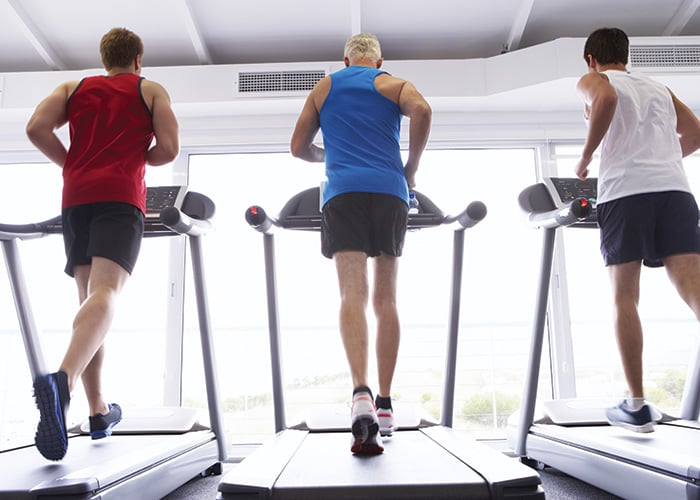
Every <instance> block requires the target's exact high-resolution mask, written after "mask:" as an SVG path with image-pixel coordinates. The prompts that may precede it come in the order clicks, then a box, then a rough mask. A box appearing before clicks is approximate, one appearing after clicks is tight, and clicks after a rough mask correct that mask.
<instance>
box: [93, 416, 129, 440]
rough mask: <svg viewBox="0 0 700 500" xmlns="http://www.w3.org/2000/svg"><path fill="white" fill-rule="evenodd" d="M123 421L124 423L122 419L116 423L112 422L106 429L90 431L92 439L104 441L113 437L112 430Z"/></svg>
mask: <svg viewBox="0 0 700 500" xmlns="http://www.w3.org/2000/svg"><path fill="white" fill-rule="evenodd" d="M121 421H122V419H121V418H120V419H119V420H117V421H116V422H112V423H111V424H109V425H108V426H107V428H106V429H101V430H99V431H90V438H92V439H104V438H106V437H109V436H111V435H112V429H113V428H114V426H115V425H117V424H118V423H119V422H121Z"/></svg>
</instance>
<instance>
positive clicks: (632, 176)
mask: <svg viewBox="0 0 700 500" xmlns="http://www.w3.org/2000/svg"><path fill="white" fill-rule="evenodd" d="M604 74H605V75H606V76H607V77H608V78H609V80H610V83H611V84H612V86H613V87H614V88H615V91H616V92H617V108H616V109H615V115H614V116H613V119H612V123H611V124H610V128H609V129H608V132H607V133H606V135H605V137H604V138H603V142H602V144H601V151H600V172H599V174H598V200H597V202H598V203H605V202H606V201H611V200H615V199H617V198H622V197H625V196H630V195H635V194H641V193H651V192H661V191H687V192H690V185H689V184H688V178H687V177H686V175H685V171H684V170H683V162H682V158H683V153H682V151H681V143H680V140H679V138H678V134H677V133H676V111H675V109H674V107H673V101H672V99H671V94H670V93H669V91H668V89H667V88H666V87H664V86H663V85H662V84H660V83H658V82H656V81H654V80H652V79H650V78H648V77H645V76H641V75H636V74H631V73H627V72H625V71H615V70H610V71H605V72H604Z"/></svg>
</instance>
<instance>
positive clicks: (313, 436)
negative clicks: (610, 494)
mask: <svg viewBox="0 0 700 500" xmlns="http://www.w3.org/2000/svg"><path fill="white" fill-rule="evenodd" d="M416 197H417V198H418V201H419V204H420V211H419V213H417V214H409V220H408V228H409V229H411V230H418V229H423V228H429V227H436V226H440V225H448V224H452V223H456V224H457V226H458V227H457V228H456V229H455V231H454V246H453V272H452V294H451V310H450V318H449V339H448V344H449V346H448V353H447V358H448V359H447V368H446V373H445V381H444V398H443V406H442V422H441V423H440V424H439V425H438V424H436V423H434V422H430V421H428V420H426V419H423V418H421V417H420V416H419V415H410V413H411V412H410V411H408V412H406V413H408V415H407V414H404V413H403V412H398V413H397V414H396V419H397V427H398V429H397V430H396V431H395V432H394V434H393V436H392V437H391V438H386V439H385V440H384V443H385V450H386V451H385V452H384V453H383V454H380V455H375V456H354V455H352V454H351V453H350V451H349V449H348V448H349V441H350V436H349V432H350V422H349V420H350V418H349V410H348V409H347V408H345V411H343V412H340V413H338V414H336V415H321V416H317V415H313V414H312V415H309V416H308V417H307V419H306V421H304V422H301V423H300V424H298V425H295V426H293V427H291V428H288V427H287V425H286V419H285V413H284V408H285V405H284V394H283V392H284V391H283V381H282V370H281V362H280V358H281V353H280V336H279V321H278V313H277V311H278V308H277V289H276V276H275V259H274V230H275V229H290V230H306V231H319V230H320V223H321V213H320V211H319V188H318V187H314V188H310V189H307V190H305V191H301V192H300V193H298V194H296V195H295V196H293V197H292V198H291V199H290V200H289V201H288V202H287V203H286V204H285V205H284V207H283V208H282V210H281V212H280V214H279V215H278V216H277V217H276V218H272V217H270V216H268V215H267V214H266V213H265V211H264V210H263V208H261V207H259V206H252V207H250V208H249V209H248V210H247V211H246V220H247V222H248V223H249V224H250V225H251V226H252V227H253V228H254V229H256V230H258V231H259V232H261V233H263V243H264V253H265V270H266V283H267V303H268V321H269V334H270V350H271V353H270V354H271V364H272V366H271V368H272V385H273V400H274V411H275V430H276V433H277V434H276V435H275V436H274V438H273V439H272V440H271V441H270V442H267V443H265V444H263V445H262V446H261V447H260V448H258V449H257V450H255V451H254V452H253V453H252V454H251V455H249V456H248V457H247V458H245V459H244V460H243V461H242V462H241V463H240V464H238V465H236V467H234V468H233V469H232V470H231V471H229V472H228V473H227V474H226V475H225V476H224V477H223V478H222V480H221V482H220V483H219V488H218V489H219V493H218V496H217V498H218V499H219V500H224V499H283V500H290V499H304V500H313V499H328V498H334V499H363V500H364V499H367V498H373V499H397V500H398V499H402V500H406V499H431V500H434V499H436V498H440V499H456V498H467V497H468V498H475V499H476V498H484V499H486V498H489V499H490V498H522V499H530V498H532V499H543V498H544V492H543V490H542V488H541V485H540V478H539V475H538V474H537V473H536V472H535V471H533V470H532V469H530V468H529V467H526V466H524V465H523V464H521V463H519V462H518V461H517V460H515V459H513V458H508V457H506V456H505V455H503V454H502V453H500V452H498V451H496V450H495V449H493V448H490V447H488V446H487V445H485V444H482V443H479V442H477V441H474V440H470V439H467V438H465V437H463V436H460V435H459V434H458V433H456V432H454V431H453V430H452V428H451V427H452V415H453V404H454V386H455V370H456V353H457V340H458V329H459V304H460V292H461V275H462V261H463V253H464V230H465V229H466V228H469V227H472V226H474V225H475V224H477V223H478V222H479V221H481V220H482V219H483V218H484V217H485V216H486V207H485V205H484V204H483V203H481V202H477V201H475V202H472V203H471V204H470V205H469V206H468V207H467V208H466V209H465V210H464V211H463V212H462V213H460V214H459V215H457V216H448V215H445V214H443V213H442V212H441V211H440V209H438V207H437V206H436V205H435V204H434V203H433V202H432V201H431V200H430V199H429V198H427V197H426V196H424V195H423V194H421V193H418V192H416ZM341 413H342V414H341Z"/></svg>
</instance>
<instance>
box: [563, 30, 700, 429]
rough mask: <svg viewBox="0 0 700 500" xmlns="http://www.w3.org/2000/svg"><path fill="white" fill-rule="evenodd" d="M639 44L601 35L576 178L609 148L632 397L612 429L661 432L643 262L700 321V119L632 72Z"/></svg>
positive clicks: (619, 328) (616, 274) (605, 211)
mask: <svg viewBox="0 0 700 500" xmlns="http://www.w3.org/2000/svg"><path fill="white" fill-rule="evenodd" d="M628 53H629V39H628V38H627V35H626V34H625V33H624V32H623V31H622V30H620V29H617V28H602V29H599V30H596V31H594V32H593V33H592V34H591V35H590V36H589V37H588V40H586V45H585V48H584V53H583V57H584V59H585V61H586V64H587V65H588V74H586V75H584V76H583V77H582V78H581V79H580V80H579V82H578V90H579V92H580V93H581V95H582V97H583V100H584V103H585V112H584V114H585V116H586V119H587V120H588V135H587V137H586V142H585V144H584V147H583V151H582V154H581V158H580V160H579V162H578V164H577V165H576V169H575V172H576V175H577V176H578V177H579V178H581V179H585V178H586V177H587V176H588V166H589V164H590V163H591V160H592V157H593V153H594V151H595V150H596V149H597V148H598V147H599V146H600V173H599V178H598V205H597V214H598V225H599V226H600V249H601V252H602V254H603V258H604V260H605V265H606V266H607V267H608V272H609V276H610V283H611V284H612V292H613V293H612V294H613V300H614V306H613V310H614V317H615V332H616V335H617V343H618V346H619V350H620V356H621V358H622V365H623V368H624V372H625V377H626V379H627V385H628V387H629V392H630V397H628V398H626V399H625V400H624V401H622V402H621V403H620V404H619V405H618V406H616V407H613V408H610V409H608V410H607V418H608V421H609V422H610V424H612V425H618V426H621V427H623V428H626V429H629V430H632V431H635V432H651V431H653V430H654V424H655V421H654V419H653V418H652V413H651V410H650V407H649V405H648V404H646V402H645V400H644V392H643V387H642V378H643V376H642V375H643V370H642V344H643V339H642V325H641V321H640V318H639V312H638V310H637V306H638V303H639V282H640V273H641V267H642V263H644V264H645V265H647V266H650V267H657V266H665V267H666V272H667V273H668V276H669V278H670V279H671V282H672V283H673V284H674V286H675V287H676V289H677V290H678V293H679V294H680V296H681V297H682V298H683V300H685V302H686V303H688V305H689V306H690V307H691V309H692V310H693V312H694V313H695V315H696V316H697V317H698V319H700V235H699V233H698V206H697V204H696V202H695V199H694V197H693V195H692V194H691V192H690V186H689V184H688V180H687V178H686V175H685V172H684V170H683V164H682V158H683V157H684V156H687V155H689V154H691V153H693V152H694V151H695V150H697V149H698V147H700V122H698V119H697V118H696V117H695V115H694V114H693V113H692V112H691V111H690V109H688V107H687V106H686V105H685V104H683V103H682V102H681V101H680V100H679V99H678V98H677V97H676V96H675V95H674V94H673V93H672V92H671V91H670V90H669V89H668V88H666V87H664V86H663V85H661V84H660V83H658V82H655V81H653V80H651V79H650V78H647V77H644V76H642V75H637V74H634V73H629V72H628V71H627V68H626V65H627V57H628Z"/></svg>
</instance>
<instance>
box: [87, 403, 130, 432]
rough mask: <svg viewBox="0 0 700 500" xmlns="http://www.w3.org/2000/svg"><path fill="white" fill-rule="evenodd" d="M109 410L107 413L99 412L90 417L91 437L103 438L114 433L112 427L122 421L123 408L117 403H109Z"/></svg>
mask: <svg viewBox="0 0 700 500" xmlns="http://www.w3.org/2000/svg"><path fill="white" fill-rule="evenodd" d="M107 407H108V408H109V412H108V413H107V414H106V415H103V414H101V413H98V414H97V415H95V416H94V417H90V418H89V420H90V437H91V438H92V439H102V438H106V437H107V436H111V435H112V429H113V428H114V426H115V425H117V424H118V423H119V422H121V421H122V409H121V408H120V407H119V405H118V404H117V403H112V404H111V405H107Z"/></svg>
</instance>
